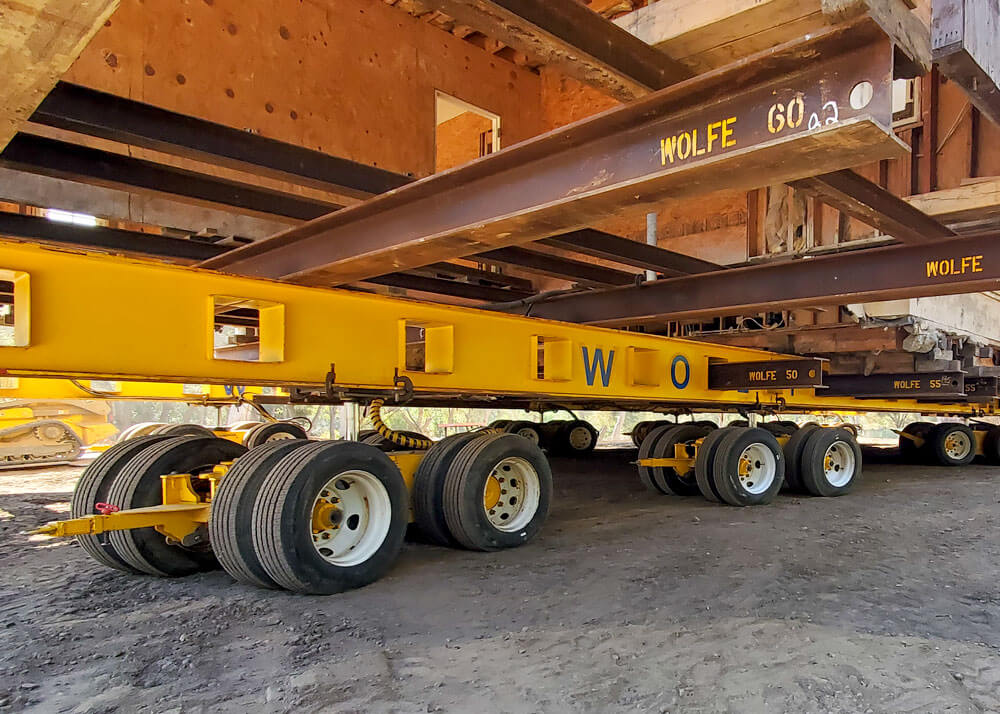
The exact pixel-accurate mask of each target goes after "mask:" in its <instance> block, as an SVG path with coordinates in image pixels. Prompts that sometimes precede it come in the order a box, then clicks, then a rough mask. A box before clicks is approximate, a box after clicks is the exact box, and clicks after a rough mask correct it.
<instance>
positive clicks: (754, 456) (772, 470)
mask: <svg viewBox="0 0 1000 714" xmlns="http://www.w3.org/2000/svg"><path fill="white" fill-rule="evenodd" d="M737 471H738V474H739V479H740V486H741V487H742V488H743V490H744V491H746V492H747V493H752V494H754V495H757V494H760V493H764V492H765V491H767V489H769V488H770V487H771V484H773V483H774V477H775V475H776V474H777V473H778V460H777V459H776V458H775V457H774V452H773V451H771V450H770V449H769V448H767V446H765V445H764V444H750V446H748V447H746V448H745V449H743V452H742V453H741V454H740V459H739V465H738V467H737Z"/></svg>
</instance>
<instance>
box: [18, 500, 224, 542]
mask: <svg viewBox="0 0 1000 714" xmlns="http://www.w3.org/2000/svg"><path fill="white" fill-rule="evenodd" d="M209 509H210V506H209V505H208V504H207V503H170V504H164V505H161V506H149V507H148V508H130V509H128V510H125V511H118V512H116V513H108V514H103V515H102V514H95V515H92V516H84V517H82V518H71V519H69V520H65V521H53V522H51V523H46V524H45V525H44V526H41V527H40V528H36V529H35V530H34V531H32V533H33V534H34V535H47V536H55V537H58V538H63V537H67V536H78V535H96V534H98V533H106V532H108V531H126V530H132V529H134V528H156V530H158V531H160V532H161V533H163V534H164V535H166V536H169V537H171V538H173V539H174V540H177V541H182V540H184V537H185V536H188V535H190V534H191V533H193V532H194V531H195V530H196V529H197V528H198V527H199V526H201V525H203V524H205V523H208V514H209Z"/></svg>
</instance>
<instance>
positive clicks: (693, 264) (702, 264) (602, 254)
mask: <svg viewBox="0 0 1000 714" xmlns="http://www.w3.org/2000/svg"><path fill="white" fill-rule="evenodd" d="M539 243H544V244H545V245H550V246H552V247H553V248H561V249H562V250H569V251H573V252H575V253H583V254H584V255H589V256H591V257H593V258H602V259H604V260H613V261H615V262H616V263H622V264H623V265H631V266H633V267H636V268H643V269H644V270H655V271H656V272H658V273H662V274H664V275H666V276H668V277H673V276H676V275H691V274H692V273H706V272H708V271H710V270H721V269H722V267H723V266H721V265H716V264H715V263H710V262H708V261H707V260H701V259H700V258H694V257H692V256H690V255H684V254H683V253H675V252H674V251H672V250H665V249H663V248H658V247H656V246H654V245H647V244H646V243H640V242H639V241H637V240H629V239H628V238H622V237H621V236H616V235H613V234H611V233H605V232H604V231H597V230H594V229H593V228H583V229H581V230H578V231H570V232H569V233H562V234H560V235H557V236H552V237H551V238H543V239H542V240H540V241H539Z"/></svg>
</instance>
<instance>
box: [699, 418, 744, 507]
mask: <svg viewBox="0 0 1000 714" xmlns="http://www.w3.org/2000/svg"><path fill="white" fill-rule="evenodd" d="M739 428H741V427H736V426H732V427H730V426H727V427H723V428H722V429H713V430H711V431H709V432H708V435H707V436H705V440H704V441H703V442H701V446H700V447H699V448H698V455H697V456H696V457H695V460H694V479H695V483H697V484H698V491H699V493H701V495H702V496H704V497H705V498H706V499H707V500H709V501H713V502H714V503H722V502H723V501H722V496H720V495H719V492H718V489H716V487H715V481H714V480H713V477H712V469H713V468H714V466H713V465H714V464H715V454H716V452H717V451H718V450H719V444H720V443H722V440H723V439H725V438H726V437H727V436H729V434H730V433H732V430H733V429H739Z"/></svg>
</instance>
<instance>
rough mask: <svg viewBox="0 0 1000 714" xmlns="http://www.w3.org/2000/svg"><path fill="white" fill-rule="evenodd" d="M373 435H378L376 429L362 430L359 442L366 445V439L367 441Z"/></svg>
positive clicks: (359, 433)
mask: <svg viewBox="0 0 1000 714" xmlns="http://www.w3.org/2000/svg"><path fill="white" fill-rule="evenodd" d="M372 434H378V432H377V431H375V430H374V429H362V430H361V431H359V432H358V438H357V441H359V442H361V443H364V441H365V439H367V438H368V437H369V436H371V435H372Z"/></svg>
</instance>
